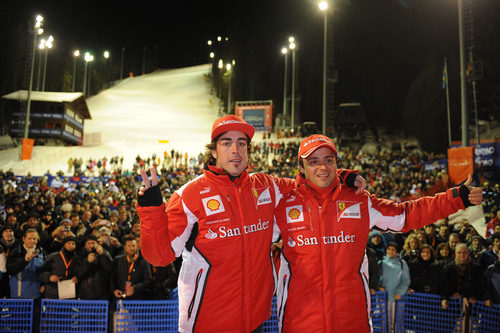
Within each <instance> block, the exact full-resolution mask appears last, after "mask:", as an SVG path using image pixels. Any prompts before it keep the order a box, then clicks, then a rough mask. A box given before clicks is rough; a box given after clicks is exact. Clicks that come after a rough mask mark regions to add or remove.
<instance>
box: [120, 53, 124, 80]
mask: <svg viewBox="0 0 500 333" xmlns="http://www.w3.org/2000/svg"><path fill="white" fill-rule="evenodd" d="M124 59H125V46H124V47H122V61H121V64H120V80H123V62H124Z"/></svg>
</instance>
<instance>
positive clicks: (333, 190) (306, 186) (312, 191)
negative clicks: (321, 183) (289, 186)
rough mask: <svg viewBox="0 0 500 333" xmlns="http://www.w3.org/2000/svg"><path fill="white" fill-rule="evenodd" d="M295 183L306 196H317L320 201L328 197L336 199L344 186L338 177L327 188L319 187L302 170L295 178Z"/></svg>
mask: <svg viewBox="0 0 500 333" xmlns="http://www.w3.org/2000/svg"><path fill="white" fill-rule="evenodd" d="M295 183H296V186H297V188H298V189H299V191H300V192H302V193H304V194H305V195H306V196H309V197H314V198H316V199H317V200H318V202H319V203H321V202H322V201H323V200H325V199H327V198H330V199H331V200H335V199H336V198H337V196H338V194H339V193H340V190H341V189H342V187H343V185H342V184H341V183H340V180H339V179H338V177H336V178H335V180H334V181H333V183H332V185H330V186H328V187H327V188H321V187H318V186H316V185H314V184H313V183H311V182H310V181H309V180H307V179H306V178H305V177H304V176H303V175H302V174H301V173H300V172H299V174H298V175H297V178H296V179H295Z"/></svg>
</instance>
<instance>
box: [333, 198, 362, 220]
mask: <svg viewBox="0 0 500 333" xmlns="http://www.w3.org/2000/svg"><path fill="white" fill-rule="evenodd" d="M360 205H361V204H360V203H359V202H350V201H338V202H337V220H339V219H342V218H347V219H361V208H360V207H361V206H360Z"/></svg>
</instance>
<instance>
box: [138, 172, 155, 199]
mask: <svg viewBox="0 0 500 333" xmlns="http://www.w3.org/2000/svg"><path fill="white" fill-rule="evenodd" d="M149 171H150V172H151V179H150V178H149V177H148V174H147V172H146V170H144V169H141V170H140V173H141V177H142V183H143V184H144V185H143V186H141V188H139V195H144V192H146V190H147V189H148V188H150V187H153V186H156V185H158V174H157V173H156V169H155V168H154V167H151V169H149Z"/></svg>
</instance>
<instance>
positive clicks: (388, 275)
mask: <svg viewBox="0 0 500 333" xmlns="http://www.w3.org/2000/svg"><path fill="white" fill-rule="evenodd" d="M380 286H381V287H383V288H384V289H385V290H386V292H387V300H389V301H394V299H395V296H396V295H400V296H403V295H404V294H406V291H408V287H409V286H410V270H409V269H408V264H407V263H406V261H405V260H404V259H401V258H398V257H395V258H390V257H384V259H382V260H381V261H380Z"/></svg>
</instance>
